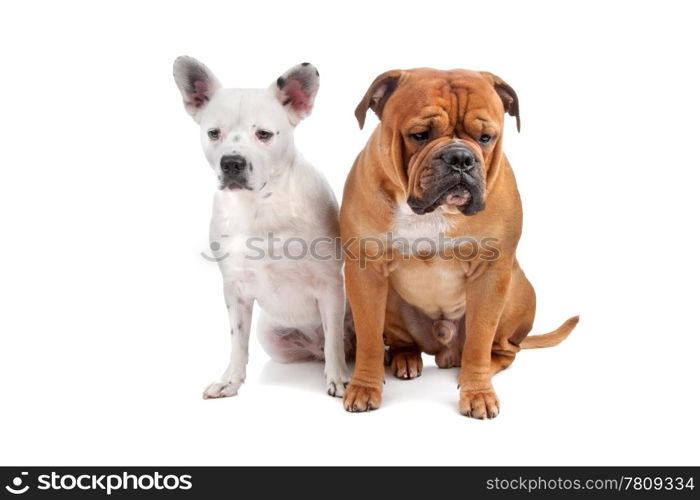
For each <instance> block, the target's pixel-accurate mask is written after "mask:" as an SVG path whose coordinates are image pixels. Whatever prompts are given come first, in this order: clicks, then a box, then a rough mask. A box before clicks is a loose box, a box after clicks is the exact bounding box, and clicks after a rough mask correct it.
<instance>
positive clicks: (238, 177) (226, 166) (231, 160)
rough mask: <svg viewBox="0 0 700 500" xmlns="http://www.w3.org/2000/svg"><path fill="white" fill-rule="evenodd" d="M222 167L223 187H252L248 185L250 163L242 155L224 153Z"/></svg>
mask: <svg viewBox="0 0 700 500" xmlns="http://www.w3.org/2000/svg"><path fill="white" fill-rule="evenodd" d="M219 166H220V167H221V177H220V181H221V186H220V188H221V189H229V190H232V191H234V190H237V189H248V190H250V189H252V188H251V187H249V186H248V172H249V171H250V165H248V162H247V160H246V159H245V158H244V157H243V156H241V155H237V154H236V155H224V156H222V157H221V161H220V163H219Z"/></svg>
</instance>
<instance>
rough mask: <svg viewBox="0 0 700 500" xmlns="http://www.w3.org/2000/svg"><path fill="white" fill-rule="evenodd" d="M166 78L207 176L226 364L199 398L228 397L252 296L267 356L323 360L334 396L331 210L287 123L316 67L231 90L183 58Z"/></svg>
mask: <svg viewBox="0 0 700 500" xmlns="http://www.w3.org/2000/svg"><path fill="white" fill-rule="evenodd" d="M174 76H175V82H176V84H177V86H178V88H179V89H180V92H181V94H182V98H183V100H184V105H185V109H186V111H187V112H188V113H189V114H190V115H191V116H192V118H194V121H195V122H197V123H198V124H199V127H200V140H201V142H202V146H203V149H204V155H205V156H206V159H207V160H208V162H209V164H210V165H211V168H212V169H213V170H214V173H215V175H216V180H217V185H216V188H217V189H216V192H215V194H214V207H213V214H212V219H211V225H210V236H211V242H212V243H211V249H212V252H213V254H214V256H213V257H212V258H210V260H212V261H216V262H217V263H218V265H219V268H220V270H221V274H222V275H223V281H224V287H223V288H224V297H225V299H226V307H227V308H228V314H229V319H230V336H231V357H230V361H229V365H228V367H227V368H226V371H225V372H224V374H223V376H222V377H221V379H220V380H218V381H217V382H214V383H212V384H211V385H209V387H207V388H206V390H205V391H204V397H205V398H221V397H227V396H233V395H235V394H236V393H237V392H238V389H239V387H240V385H241V384H242V383H243V381H244V379H245V375H246V364H247V362H248V340H249V336H250V330H251V320H252V313H253V303H254V302H257V303H258V305H259V306H260V310H261V311H260V318H259V321H258V325H257V330H258V333H259V336H260V341H261V343H262V344H263V347H264V348H265V350H266V351H267V352H268V353H269V355H270V356H271V357H272V358H273V359H275V360H277V361H281V362H289V361H297V360H306V359H319V360H325V373H326V379H327V383H326V390H327V392H328V394H330V395H331V396H338V397H340V396H342V395H343V392H344V390H345V383H346V382H347V367H346V362H345V348H344V346H345V342H344V333H345V332H344V325H345V324H346V323H347V322H345V314H346V311H345V309H346V308H345V295H344V291H343V277H342V271H341V267H342V266H341V262H342V261H341V259H339V258H338V256H336V255H335V253H334V250H335V248H334V240H335V239H336V238H337V237H338V232H339V229H338V205H337V202H336V200H335V197H334V196H333V192H332V191H331V189H330V187H329V185H328V183H327V182H326V180H325V179H324V177H323V176H322V175H321V174H320V173H319V172H318V171H317V170H315V169H314V167H313V166H311V165H310V164H309V163H308V162H307V161H306V160H305V159H304V158H303V157H302V156H301V155H300V154H299V152H298V151H297V149H296V148H295V146H294V129H295V127H296V125H297V124H298V123H299V122H300V121H301V120H302V119H304V118H305V117H307V116H308V115H309V114H310V113H311V110H312V108H313V104H314V98H315V96H316V92H317V91H318V87H319V76H318V71H317V70H316V68H315V67H314V66H313V65H311V64H309V63H302V64H300V65H297V66H295V67H293V68H291V69H290V70H288V71H287V72H286V73H284V74H283V75H281V76H279V77H278V78H274V79H273V80H272V84H271V85H270V86H269V87H267V88H261V89H253V90H243V89H230V88H223V87H222V85H221V84H220V83H219V81H218V80H217V79H216V77H215V76H214V75H213V74H212V72H211V71H210V70H209V69H208V68H207V67H206V66H205V65H204V64H202V63H200V62H199V61H197V60H196V59H193V58H191V57H187V56H182V57H179V58H178V59H177V60H176V61H175V64H174Z"/></svg>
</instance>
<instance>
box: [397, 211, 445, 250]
mask: <svg viewBox="0 0 700 500" xmlns="http://www.w3.org/2000/svg"><path fill="white" fill-rule="evenodd" d="M451 227H452V225H451V224H450V221H449V220H448V219H447V218H446V217H445V214H444V213H443V211H442V208H438V209H437V210H435V211H433V212H430V213H429V214H424V215H418V214H416V213H415V212H413V210H411V208H410V207H409V206H408V205H407V204H405V203H403V204H401V205H399V206H398V207H397V209H396V211H395V212H394V227H393V231H394V232H393V237H394V240H396V239H398V238H402V239H405V240H407V241H408V242H409V243H410V244H412V243H414V242H415V241H416V240H418V239H421V240H428V239H429V240H433V241H437V239H438V238H439V236H440V234H441V233H442V234H444V233H446V232H447V231H448V230H449V229H450V228H451Z"/></svg>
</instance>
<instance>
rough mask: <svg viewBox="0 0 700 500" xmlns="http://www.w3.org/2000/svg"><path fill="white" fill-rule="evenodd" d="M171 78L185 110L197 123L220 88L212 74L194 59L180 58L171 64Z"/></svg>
mask: <svg viewBox="0 0 700 500" xmlns="http://www.w3.org/2000/svg"><path fill="white" fill-rule="evenodd" d="M173 76H174V77H175V83H176V84H177V88H179V89H180V93H181V94H182V100H183V101H184V104H185V109H186V110H187V112H188V113H189V114H190V116H192V118H194V121H196V122H199V113H200V111H201V110H202V109H203V108H204V106H206V105H207V103H208V102H209V100H210V99H211V98H212V96H213V95H214V94H215V93H216V92H217V91H218V90H219V89H220V88H221V84H220V83H219V80H217V79H216V77H215V76H214V73H212V72H211V71H210V70H209V68H207V67H206V66H205V65H204V64H202V63H201V62H199V61H198V60H197V59H195V58H194V57H190V56H180V57H178V58H177V59H175V63H174V64H173Z"/></svg>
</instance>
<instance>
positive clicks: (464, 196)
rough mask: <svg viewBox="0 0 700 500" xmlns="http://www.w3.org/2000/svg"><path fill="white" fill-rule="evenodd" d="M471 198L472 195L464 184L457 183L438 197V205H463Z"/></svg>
mask: <svg viewBox="0 0 700 500" xmlns="http://www.w3.org/2000/svg"><path fill="white" fill-rule="evenodd" d="M471 200H472V195H471V193H470V192H469V190H468V189H467V188H466V186H462V185H461V184H458V185H457V186H455V187H454V188H453V189H450V190H448V191H447V192H446V193H445V194H443V195H442V196H441V197H440V201H439V204H440V205H448V206H452V207H463V206H465V205H467V204H468V203H469V202H470V201H471Z"/></svg>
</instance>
